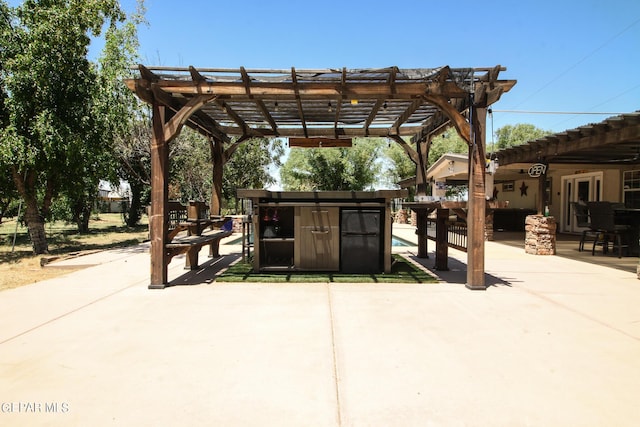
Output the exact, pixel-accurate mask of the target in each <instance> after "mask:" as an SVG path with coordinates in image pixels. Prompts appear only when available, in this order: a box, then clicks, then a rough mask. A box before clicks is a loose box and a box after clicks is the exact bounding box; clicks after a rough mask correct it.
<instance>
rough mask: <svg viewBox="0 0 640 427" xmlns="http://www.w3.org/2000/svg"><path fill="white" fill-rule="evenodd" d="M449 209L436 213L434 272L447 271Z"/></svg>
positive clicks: (439, 209)
mask: <svg viewBox="0 0 640 427" xmlns="http://www.w3.org/2000/svg"><path fill="white" fill-rule="evenodd" d="M448 220H449V209H441V208H438V210H437V211H436V265H435V268H436V270H440V271H447V270H449V242H448V240H449V228H448V226H447V221H448Z"/></svg>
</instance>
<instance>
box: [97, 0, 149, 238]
mask: <svg viewBox="0 0 640 427" xmlns="http://www.w3.org/2000/svg"><path fill="white" fill-rule="evenodd" d="M144 14H145V6H144V1H143V0H138V1H137V6H136V11H135V12H134V13H132V14H131V16H129V18H128V19H127V20H126V21H125V22H124V23H123V24H122V25H110V26H109V28H107V30H106V34H105V45H104V48H103V50H102V53H101V55H100V58H99V60H98V65H99V75H98V80H99V85H98V88H99V94H98V97H97V99H96V102H95V109H96V114H97V115H99V116H100V117H101V118H102V119H103V122H104V128H105V134H106V135H109V138H110V140H111V142H112V144H111V146H112V149H111V150H110V154H111V156H112V157H111V159H110V160H111V161H112V162H113V163H112V167H113V170H114V171H116V173H115V174H112V175H111V176H109V177H107V176H103V177H102V178H103V179H107V178H108V179H110V181H112V184H113V185H114V186H116V187H117V186H119V185H120V180H124V181H127V182H128V183H129V186H130V188H131V203H130V204H129V206H128V211H127V212H126V213H125V222H126V224H127V225H128V226H130V227H133V226H135V225H136V224H137V223H138V222H139V221H140V218H141V216H142V212H143V211H144V200H143V198H144V197H145V196H144V195H145V194H148V188H149V186H150V170H151V165H150V155H149V144H150V141H151V133H150V129H151V124H150V120H149V119H148V114H146V111H145V110H144V107H143V104H142V103H141V102H140V101H139V100H138V98H137V97H136V96H135V95H134V93H133V92H132V91H130V90H129V89H128V88H127V87H126V85H125V84H124V79H125V78H129V77H133V71H132V68H133V66H134V65H135V64H137V63H138V62H139V55H138V48H139V42H138V27H139V26H140V25H141V24H144V23H145V20H144ZM94 193H95V192H94Z"/></svg>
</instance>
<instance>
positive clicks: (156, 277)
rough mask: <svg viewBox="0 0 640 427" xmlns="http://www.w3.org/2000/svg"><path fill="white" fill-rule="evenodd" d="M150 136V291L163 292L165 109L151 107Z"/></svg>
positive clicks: (166, 226) (166, 165)
mask: <svg viewBox="0 0 640 427" xmlns="http://www.w3.org/2000/svg"><path fill="white" fill-rule="evenodd" d="M152 108H153V113H152V114H153V117H152V122H153V135H152V137H151V217H150V218H149V234H150V236H149V237H150V240H151V281H150V284H149V289H163V288H164V287H165V284H166V283H167V262H166V256H165V250H164V248H165V244H166V243H167V236H168V233H169V224H168V222H167V205H168V203H167V202H168V201H169V147H168V141H167V140H166V138H165V132H164V124H165V114H166V108H165V107H164V106H162V105H159V104H158V103H156V102H154V103H153V106H152Z"/></svg>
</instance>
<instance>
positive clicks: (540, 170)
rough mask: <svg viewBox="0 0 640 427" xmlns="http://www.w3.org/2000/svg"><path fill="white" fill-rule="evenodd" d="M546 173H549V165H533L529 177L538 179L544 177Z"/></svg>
mask: <svg viewBox="0 0 640 427" xmlns="http://www.w3.org/2000/svg"><path fill="white" fill-rule="evenodd" d="M546 171H547V165H545V164H542V163H536V164H534V165H531V167H530V168H529V176H530V177H531V178H538V177H540V176H542V175H544V174H545V172H546Z"/></svg>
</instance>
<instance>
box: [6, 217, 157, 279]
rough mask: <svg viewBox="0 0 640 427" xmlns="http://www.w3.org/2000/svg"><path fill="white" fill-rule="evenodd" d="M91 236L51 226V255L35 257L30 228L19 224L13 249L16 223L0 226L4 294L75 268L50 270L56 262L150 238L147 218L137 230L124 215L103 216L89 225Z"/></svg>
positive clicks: (72, 227)
mask: <svg viewBox="0 0 640 427" xmlns="http://www.w3.org/2000/svg"><path fill="white" fill-rule="evenodd" d="M89 228H90V230H91V231H90V233H89V234H86V235H81V234H78V233H77V232H76V228H75V225H74V224H65V223H62V222H55V223H53V224H47V226H46V230H47V239H48V242H49V254H46V255H37V256H36V255H33V252H32V250H31V244H30V242H29V238H28V234H27V229H26V227H23V226H21V225H20V224H18V228H17V234H16V244H15V248H14V249H13V250H12V246H13V237H14V232H15V231H16V220H15V218H13V219H5V220H3V222H2V224H0V291H2V290H5V289H10V288H16V287H19V286H23V285H27V284H31V283H35V282H39V281H41V280H46V279H50V278H52V277H55V276H59V275H62V274H67V273H69V272H70V271H73V270H74V269H71V268H46V267H44V266H45V265H46V264H47V263H49V262H50V261H52V260H54V259H59V258H67V257H76V256H82V255H83V254H87V253H91V252H95V251H98V250H104V249H109V248H113V247H118V246H128V245H135V244H138V243H141V242H143V241H145V240H146V239H148V229H147V223H146V217H145V218H144V220H143V224H142V225H141V226H139V227H136V228H133V229H131V228H128V227H125V226H124V225H123V221H122V217H121V216H120V214H100V216H99V217H97V218H93V219H92V220H91V222H90V223H89Z"/></svg>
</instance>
